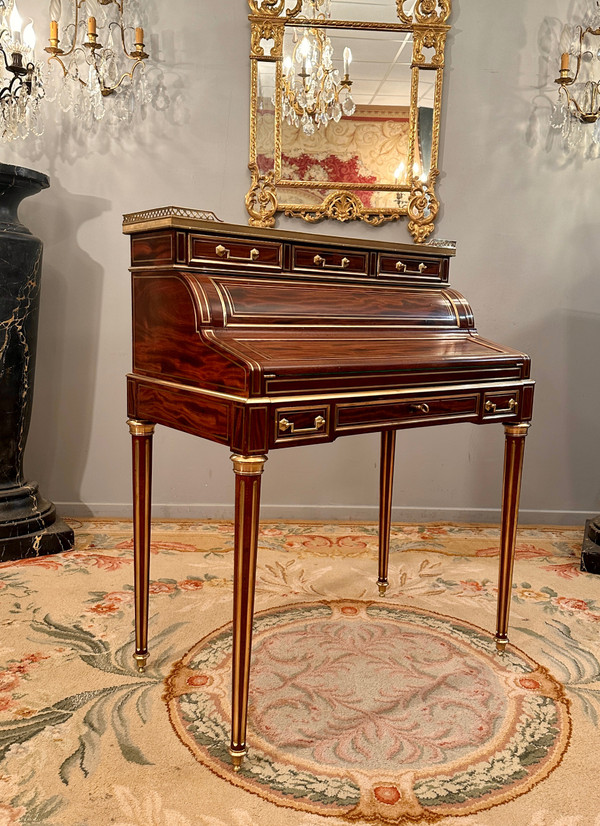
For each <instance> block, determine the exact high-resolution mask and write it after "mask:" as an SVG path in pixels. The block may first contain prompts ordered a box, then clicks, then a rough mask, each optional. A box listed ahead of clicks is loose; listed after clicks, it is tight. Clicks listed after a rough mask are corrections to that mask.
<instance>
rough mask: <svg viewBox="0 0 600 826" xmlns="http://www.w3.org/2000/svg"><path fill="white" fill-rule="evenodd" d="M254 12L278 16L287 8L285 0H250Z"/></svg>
mask: <svg viewBox="0 0 600 826" xmlns="http://www.w3.org/2000/svg"><path fill="white" fill-rule="evenodd" d="M248 5H249V6H250V11H251V12H252V14H259V15H268V16H269V17H278V16H279V15H280V14H281V13H282V11H283V10H284V9H285V0H248Z"/></svg>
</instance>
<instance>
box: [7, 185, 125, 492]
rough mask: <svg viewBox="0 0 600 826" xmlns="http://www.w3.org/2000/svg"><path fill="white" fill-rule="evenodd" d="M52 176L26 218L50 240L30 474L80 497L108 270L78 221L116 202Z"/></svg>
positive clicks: (44, 277) (42, 483)
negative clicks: (82, 236)
mask: <svg viewBox="0 0 600 826" xmlns="http://www.w3.org/2000/svg"><path fill="white" fill-rule="evenodd" d="M111 206H112V205H111V203H110V202H109V201H107V200H105V199H102V198H95V197H92V196H87V195H74V194H72V193H70V192H68V191H66V190H65V189H64V188H63V187H61V185H60V182H59V181H58V179H57V178H55V177H54V178H51V183H50V189H49V190H48V191H47V195H46V197H45V198H44V199H42V198H38V199H37V200H35V199H31V202H30V204H28V205H27V210H26V209H25V204H24V205H23V211H22V220H23V221H24V223H25V224H26V225H27V226H28V227H29V228H30V229H31V231H32V232H33V233H34V235H37V236H38V237H40V238H41V239H42V241H43V242H44V260H43V266H42V287H41V300H40V322H39V331H38V347H37V363H36V375H35V390H34V399H33V413H32V421H31V427H30V432H29V438H28V440H27V449H26V453H25V466H26V475H27V478H32V479H35V480H36V481H38V482H39V483H40V486H41V489H42V491H43V492H44V495H46V496H48V497H49V498H50V499H52V500H55V499H58V500H61V501H71V502H74V501H79V500H80V499H81V493H80V491H81V483H82V478H83V473H84V471H85V466H86V462H87V455H88V449H89V443H90V435H91V428H92V420H93V415H92V414H93V402H94V393H95V386H96V372H97V360H98V347H99V335H100V310H101V300H102V288H103V281H104V270H103V268H102V266H101V265H100V264H98V263H97V262H96V261H94V260H93V259H92V258H90V256H89V255H88V254H87V253H86V252H84V250H82V249H81V248H80V247H79V246H78V244H77V240H76V239H77V234H78V231H79V229H80V228H81V227H82V226H83V225H84V224H85V223H86V222H87V221H92V220H94V219H97V218H98V217H99V216H100V215H101V214H102V213H104V212H107V211H109V210H110V209H111Z"/></svg>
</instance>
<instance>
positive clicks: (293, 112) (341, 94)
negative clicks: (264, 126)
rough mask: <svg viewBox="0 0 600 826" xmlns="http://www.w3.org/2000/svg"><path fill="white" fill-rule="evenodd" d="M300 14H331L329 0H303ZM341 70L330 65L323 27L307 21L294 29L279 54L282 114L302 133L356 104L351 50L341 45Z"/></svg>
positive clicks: (350, 111) (346, 112)
mask: <svg viewBox="0 0 600 826" xmlns="http://www.w3.org/2000/svg"><path fill="white" fill-rule="evenodd" d="M302 15H303V17H306V18H307V19H309V20H311V19H312V20H327V19H329V18H330V17H331V5H330V0H304V3H303V6H302ZM343 57H344V73H343V77H342V76H340V72H339V70H338V69H336V68H334V65H333V58H334V53H333V46H332V43H331V39H330V38H329V36H328V34H327V30H326V29H325V28H322V27H317V26H310V25H307V26H306V27H305V28H304V32H303V34H302V35H299V34H298V31H297V30H295V32H294V46H293V49H292V53H291V54H288V55H286V56H285V57H284V58H283V66H282V70H283V73H282V80H283V99H282V115H283V118H284V119H285V120H286V122H287V123H288V124H290V125H292V126H296V127H297V126H301V127H302V131H303V132H304V133H305V134H306V135H313V134H314V133H315V130H316V129H319V128H320V127H321V126H327V124H328V123H329V122H330V121H334V122H335V123H338V122H339V121H340V119H341V117H342V116H343V115H347V116H349V115H352V114H354V112H355V110H356V105H355V103H354V100H353V98H352V81H351V80H350V63H351V62H352V53H351V51H350V49H349V48H348V47H347V46H346V48H345V49H344V55H343Z"/></svg>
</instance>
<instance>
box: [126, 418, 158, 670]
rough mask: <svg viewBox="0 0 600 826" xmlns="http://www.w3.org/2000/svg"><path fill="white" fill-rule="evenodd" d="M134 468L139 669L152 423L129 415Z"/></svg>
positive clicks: (144, 637) (143, 646) (143, 648)
mask: <svg viewBox="0 0 600 826" xmlns="http://www.w3.org/2000/svg"><path fill="white" fill-rule="evenodd" d="M127 424H128V425H129V432H130V433H131V447H132V460H133V461H132V470H133V474H132V475H133V566H134V591H135V654H134V655H133V658H134V660H135V661H136V664H137V668H138V671H143V670H144V668H145V667H146V662H147V661H148V588H149V584H150V582H149V579H150V488H151V481H152V435H153V433H154V425H153V424H151V423H149V422H139V421H137V420H136V419H129V420H128V421H127Z"/></svg>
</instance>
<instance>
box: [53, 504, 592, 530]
mask: <svg viewBox="0 0 600 826" xmlns="http://www.w3.org/2000/svg"><path fill="white" fill-rule="evenodd" d="M55 504H56V509H57V511H58V512H59V514H60V515H61V516H63V517H64V516H66V517H69V516H72V517H74V518H76V519H77V518H84V517H88V518H89V517H92V518H94V517H96V518H100V519H103V518H111V517H113V518H116V519H131V505H130V504H123V503H113V502H107V503H88V504H84V503H83V502H55ZM260 513H261V518H262V519H265V520H271V519H289V520H295V519H297V520H308V521H314V522H321V521H323V522H329V521H336V520H337V521H343V522H376V521H377V519H378V509H377V506H376V505H354V506H352V505H316V506H315V505H267V504H265V505H262V506H261V509H260ZM152 516H153V517H154V518H155V519H198V520H202V519H227V520H231V519H233V506H232V505H231V504H224V505H220V504H211V505H196V504H179V505H177V504H175V505H161V504H158V503H157V504H155V505H153V506H152ZM592 516H595V514H592V513H588V512H587V511H560V510H528V509H526V508H524V509H522V510H521V512H520V514H519V522H520V524H522V525H575V526H582V527H583V525H584V523H585V521H586V519H589V518H590V517H592ZM392 520H393V521H394V522H417V523H423V522H425V523H426V522H475V523H477V522H480V523H490V522H491V523H497V522H499V521H500V508H416V507H412V508H402V507H395V508H393V509H392Z"/></svg>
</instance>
